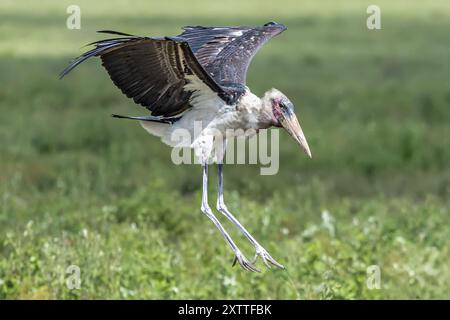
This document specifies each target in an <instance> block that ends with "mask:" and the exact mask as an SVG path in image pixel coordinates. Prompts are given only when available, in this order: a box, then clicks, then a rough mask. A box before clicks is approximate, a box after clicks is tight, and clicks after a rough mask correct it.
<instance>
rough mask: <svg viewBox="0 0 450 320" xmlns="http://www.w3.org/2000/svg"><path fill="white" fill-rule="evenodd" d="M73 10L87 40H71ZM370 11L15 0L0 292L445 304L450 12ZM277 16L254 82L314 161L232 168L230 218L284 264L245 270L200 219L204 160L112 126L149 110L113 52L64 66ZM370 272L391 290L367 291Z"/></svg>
mask: <svg viewBox="0 0 450 320" xmlns="http://www.w3.org/2000/svg"><path fill="white" fill-rule="evenodd" d="M70 4H78V5H79V6H80V7H81V14H82V20H81V27H82V28H81V30H68V29H66V26H65V25H66V24H65V23H66V18H67V16H68V14H67V13H66V8H67V6H68V5H70ZM369 4H372V2H370V1H357V0H345V1H344V0H342V1H331V0H330V1H312V0H309V1H293V0H289V1H272V2H264V3H262V2H260V1H256V0H254V1H245V2H244V1H214V2H213V1H208V2H202V1H189V2H188V3H186V2H185V1H178V0H177V1H170V2H164V4H163V3H162V2H159V1H158V2H156V1H144V0H142V1H133V3H127V2H120V1H102V2H96V3H94V2H92V1H84V0H83V1H80V0H77V1H76V3H74V2H73V1H66V0H63V1H48V0H44V1H40V2H35V1H31V0H30V1H20V2H18V1H14V0H2V2H1V3H0V21H2V22H1V24H0V39H1V41H0V70H1V73H0V81H1V86H0V111H1V114H2V115H1V117H0V196H1V198H0V298H23V299H27V298H31V299H33V298H43V299H52V298H174V299H176V298H210V299H214V298H247V299H253V298H258V299H265V298H270V299H275V298H282V299H312V298H322V299H328V298H337V299H338V298H377V299H380V298H447V299H448V298H450V295H449V292H450V291H449V288H450V268H449V261H450V259H449V258H450V254H449V250H450V240H449V239H450V237H449V231H450V218H449V213H450V212H449V211H450V210H449V204H450V200H449V196H450V143H449V137H450V123H449V121H450V110H449V104H450V83H449V81H448V79H449V74H450V59H449V52H450V43H449V42H448V30H449V28H450V19H449V18H450V2H448V1H445V0H441V1H439V0H435V1H428V2H423V1H406V0H405V1H395V2H393V1H386V0H383V1H381V0H379V1H377V4H378V5H379V6H380V7H381V13H382V28H383V29H382V30H379V31H369V30H367V28H366V18H367V14H366V8H367V6H368V5H369ZM270 20H275V21H277V22H282V23H284V24H286V25H287V26H288V28H289V29H288V31H287V32H285V33H284V34H283V35H282V36H280V37H277V38H276V39H274V40H273V41H272V42H270V44H269V45H267V46H266V47H264V48H263V49H262V50H261V51H260V53H259V54H258V56H257V57H256V58H255V59H254V60H253V63H252V66H251V68H250V74H249V78H248V85H249V86H250V87H251V88H252V90H253V91H254V92H255V93H257V94H262V93H263V92H264V91H265V90H266V89H269V88H270V87H276V88H278V89H280V90H282V91H283V92H284V93H286V94H287V96H288V97H290V98H291V100H292V101H294V102H295V104H296V110H297V114H298V115H299V118H300V119H301V122H302V126H303V129H304V131H305V133H306V136H307V138H308V141H309V144H310V146H311V149H312V152H313V154H314V158H313V159H312V160H308V159H307V158H306V157H305V156H304V155H303V154H302V153H301V152H300V151H299V149H298V148H297V147H296V145H295V144H294V143H293V142H292V141H291V139H290V138H289V137H288V136H287V135H286V134H284V133H281V138H282V140H283V141H282V143H281V161H280V162H281V164H280V167H281V168H280V171H279V173H278V174H277V175H276V176H260V175H259V166H256V165H247V166H237V165H236V166H232V165H229V166H227V167H226V173H225V179H226V180H225V188H226V195H227V198H228V200H227V201H228V207H229V208H230V210H231V211H232V212H234V213H235V214H236V216H237V217H238V218H239V219H240V221H241V222H242V223H243V224H244V225H245V226H247V227H248V229H249V231H250V232H252V233H253V234H254V236H255V237H256V238H257V239H258V240H259V241H260V242H261V243H262V244H263V245H264V246H265V247H266V248H267V249H268V250H269V252H270V253H271V254H272V256H274V258H276V259H277V260H278V261H280V262H281V263H282V264H284V265H285V266H286V267H287V271H281V270H270V271H264V272H263V273H261V274H249V273H247V272H245V271H243V270H240V269H239V268H231V262H232V259H233V256H232V254H231V252H230V251H229V249H228V247H226V245H225V243H224V241H223V239H222V238H221V236H220V234H219V233H218V232H217V231H216V229H215V227H214V226H213V224H212V223H211V222H210V221H209V220H208V219H207V218H206V217H205V216H203V215H202V214H201V213H200V211H199V206H200V182H201V181H200V180H201V177H200V176H201V172H200V168H199V167H198V166H194V165H192V166H175V165H173V164H172V163H171V160H170V148H168V147H166V146H163V145H162V144H161V143H160V142H159V141H158V139H157V138H155V137H150V136H148V134H146V132H144V130H142V129H141V128H140V127H139V126H138V125H137V124H136V123H132V122H129V121H118V120H115V119H112V118H111V117H110V114H111V113H114V112H116V113H121V114H133V113H134V114H139V112H141V114H142V113H143V111H144V110H143V109H140V108H139V107H137V106H135V105H134V104H133V103H132V102H131V101H129V100H128V99H127V98H125V97H124V96H122V94H121V93H120V92H119V90H118V89H116V88H115V87H114V86H113V85H112V83H111V81H110V80H109V78H108V76H107V74H106V72H105V71H104V70H103V69H102V67H101V66H100V63H99V61H98V60H95V61H94V60H93V61H89V62H87V63H86V64H84V65H83V66H81V67H80V68H78V69H77V70H75V72H73V73H72V74H70V75H69V76H68V77H67V78H66V79H64V80H63V81H59V80H58V78H57V75H58V73H59V72H60V71H61V70H62V69H63V68H64V67H65V65H66V64H67V63H68V62H69V61H70V60H71V59H72V58H73V57H75V56H77V55H78V54H80V53H81V52H82V51H83V50H84V49H83V48H80V47H81V46H82V45H84V44H85V43H88V42H91V41H94V40H96V39H100V38H101V35H97V34H95V30H99V29H113V30H120V31H123V32H129V33H133V34H142V35H150V36H159V35H175V34H178V33H179V31H180V27H181V26H183V25H259V24H263V23H265V22H267V21H270ZM214 173H215V170H211V174H212V179H211V182H210V183H211V188H210V190H211V204H214V201H215V194H214V191H215V182H216V179H215V177H214ZM220 218H222V217H220ZM221 220H222V221H223V222H224V223H225V225H226V227H227V229H228V230H229V231H232V230H233V232H231V234H232V235H233V236H234V238H235V239H236V240H237V241H238V243H239V244H240V245H241V247H242V248H243V249H244V251H245V252H246V253H247V254H248V256H252V255H253V252H252V250H251V247H250V246H249V245H248V244H247V243H246V242H245V241H244V239H243V238H242V237H241V236H240V235H239V234H238V233H237V232H234V231H235V230H234V229H233V228H232V226H231V225H230V224H228V222H226V221H225V220H224V219H221ZM71 264H75V265H78V266H79V267H80V268H81V280H82V283H81V289H79V290H69V289H67V287H66V285H65V281H66V279H67V275H66V273H65V270H66V268H67V267H68V266H69V265H71ZM374 264H375V265H378V266H380V268H381V272H382V273H381V287H382V288H381V289H380V290H369V289H368V288H367V286H366V268H367V267H368V266H369V265H374ZM260 267H263V266H262V265H260Z"/></svg>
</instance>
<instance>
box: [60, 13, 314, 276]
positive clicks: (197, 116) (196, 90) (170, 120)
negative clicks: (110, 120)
mask: <svg viewBox="0 0 450 320" xmlns="http://www.w3.org/2000/svg"><path fill="white" fill-rule="evenodd" d="M183 30H184V32H183V33H182V34H180V35H178V36H176V37H158V38H152V37H140V36H134V35H130V34H126V33H122V32H116V31H109V30H103V31H99V32H102V33H109V34H114V35H116V36H120V37H116V38H113V39H105V40H100V41H96V42H93V43H91V44H90V45H94V48H93V49H92V50H90V51H87V52H86V53H84V54H82V55H81V56H79V57H78V58H76V59H74V60H73V61H72V62H71V63H70V65H69V66H67V68H66V69H65V70H64V71H62V72H61V75H60V76H61V78H62V77H63V76H65V75H66V74H67V73H69V72H70V71H71V70H72V69H73V68H75V67H76V66H77V65H79V64H80V63H81V62H83V61H85V60H87V59H89V58H91V57H94V56H99V57H100V58H101V60H102V64H103V66H104V67H105V69H106V70H107V71H108V73H109V76H110V77H111V79H112V81H113V82H114V84H115V85H116V86H117V87H118V88H119V89H120V90H121V91H122V92H123V93H124V94H125V95H126V96H127V97H129V98H132V99H133V100H134V102H135V103H137V104H140V105H142V106H144V107H145V108H147V109H148V110H149V111H151V115H148V116H143V117H126V116H118V115H113V116H115V117H119V118H128V119H135V120H139V121H140V123H141V125H142V126H143V127H144V128H145V129H146V130H147V131H148V132H149V133H150V134H153V135H156V136H158V137H160V138H161V140H162V141H163V142H164V143H166V144H168V145H171V146H175V145H176V143H175V142H174V141H173V140H172V139H171V136H172V133H173V132H174V131H175V130H177V129H184V130H188V131H189V132H190V133H191V134H192V135H191V136H192V137H193V140H192V141H191V143H190V145H189V146H190V147H191V148H193V149H194V151H195V154H196V155H197V156H198V157H199V159H200V161H201V163H202V174H203V195H202V203H201V211H202V212H203V213H204V214H205V215H206V216H207V217H208V218H209V219H211V220H212V222H213V223H214V224H215V226H216V227H217V228H218V229H219V231H220V232H221V234H222V235H223V237H224V238H225V240H226V242H227V243H228V245H229V246H230V247H231V249H232V250H233V252H234V255H235V258H234V262H233V265H234V264H235V263H236V261H237V262H238V263H239V264H240V265H241V266H242V267H243V268H244V269H245V270H249V271H258V272H259V270H258V269H257V268H256V267H255V266H254V263H255V261H256V259H257V257H258V256H259V257H261V258H262V260H263V262H264V263H265V265H266V266H267V267H268V268H270V265H271V264H272V265H274V266H276V267H279V268H284V267H283V266H282V265H281V264H279V263H278V262H277V261H275V259H273V258H272V257H271V256H270V254H269V253H268V252H267V251H266V250H265V249H264V248H263V247H262V246H261V245H260V244H259V243H258V242H257V241H256V240H255V238H253V236H252V235H251V234H250V233H249V232H248V231H247V230H246V229H245V228H244V227H243V226H242V225H241V224H240V223H239V221H238V220H237V219H236V218H235V217H234V216H233V215H232V214H231V213H230V212H229V210H228V209H227V207H226V206H225V203H224V198H223V161H222V160H223V156H224V152H225V146H226V138H227V137H228V138H229V137H230V136H236V135H238V134H230V130H229V129H241V130H240V131H235V132H240V133H239V134H240V135H242V132H248V131H247V130H248V129H254V130H253V131H250V132H253V134H254V133H255V132H257V130H258V129H265V128H269V127H283V128H284V129H286V130H287V132H288V133H289V134H290V135H291V136H292V137H293V138H294V139H295V141H296V142H297V143H298V144H299V145H300V146H301V147H302V148H303V150H304V151H305V152H306V154H307V155H308V156H309V157H311V152H310V150H309V147H308V143H307V141H306V139H305V136H304V134H303V132H302V129H301V127H300V124H299V122H298V120H297V118H296V116H295V113H294V106H293V104H292V102H291V101H290V100H289V99H288V98H287V97H286V96H285V95H284V94H283V93H281V92H280V91H278V90H276V89H271V90H269V91H267V92H266V93H265V94H264V96H263V97H262V98H259V97H257V96H256V95H254V94H253V93H252V92H251V91H250V90H249V88H248V87H247V86H246V73H247V69H248V66H249V64H250V62H251V60H252V58H253V56H254V55H255V54H256V52H257V51H258V50H259V48H261V47H262V46H263V45H264V44H265V43H266V42H267V41H269V40H270V39H271V38H272V37H274V36H276V35H278V34H280V33H281V32H283V31H285V30H286V27H285V26H284V25H282V24H278V23H275V22H269V23H266V24H264V25H263V26H257V27H201V26H196V27H191V26H188V27H184V28H183ZM195 121H197V122H200V123H201V128H202V130H201V132H200V134H197V136H193V127H194V122H195ZM212 129H214V132H220V133H222V135H223V137H224V140H225V142H224V141H221V142H220V144H219V143H218V142H217V141H218V140H219V139H217V141H216V137H215V134H213V133H212V132H213V130H212ZM246 135H247V134H246ZM219 149H220V150H219ZM213 150H215V156H214V157H215V159H216V162H217V163H218V172H219V180H218V181H219V185H218V198H217V209H218V211H220V212H221V213H222V214H223V215H225V217H227V218H228V219H229V220H231V222H232V223H233V224H235V225H236V226H237V227H238V228H239V230H240V231H241V232H242V233H243V234H244V235H245V237H246V238H247V239H248V240H249V241H250V243H251V244H252V245H253V246H254V247H255V250H256V251H255V257H254V259H253V261H252V262H250V261H249V260H248V259H247V258H246V257H245V256H244V255H243V254H242V252H241V251H240V250H239V248H238V247H237V246H236V244H235V243H234V241H233V240H232V239H231V237H230V235H229V234H228V233H227V231H226V230H225V229H224V228H223V226H222V225H221V223H220V222H219V220H218V219H217V218H216V217H215V216H214V214H213V212H212V210H211V208H210V206H209V205H208V198H207V194H208V193H207V179H208V160H209V159H210V158H211V157H213Z"/></svg>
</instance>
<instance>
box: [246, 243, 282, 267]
mask: <svg viewBox="0 0 450 320" xmlns="http://www.w3.org/2000/svg"><path fill="white" fill-rule="evenodd" d="M255 249H256V253H255V257H254V258H253V261H252V264H254V263H255V262H256V259H257V258H258V256H259V257H261V259H262V261H263V262H264V264H265V265H266V266H267V268H269V269H270V268H271V267H272V265H273V266H275V267H277V268H280V269H284V266H283V265H282V264H280V263H278V262H277V261H276V260H275V259H274V258H272V256H271V255H270V254H269V253H268V252H267V250H266V249H264V248H263V247H261V246H257V247H256V248H255Z"/></svg>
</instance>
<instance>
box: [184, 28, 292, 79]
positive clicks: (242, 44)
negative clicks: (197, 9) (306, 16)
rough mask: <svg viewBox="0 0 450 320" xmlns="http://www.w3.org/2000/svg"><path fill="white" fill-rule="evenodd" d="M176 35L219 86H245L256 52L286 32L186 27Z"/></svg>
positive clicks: (258, 29)
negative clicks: (188, 47) (249, 67)
mask: <svg viewBox="0 0 450 320" xmlns="http://www.w3.org/2000/svg"><path fill="white" fill-rule="evenodd" d="M184 30H185V31H184V32H183V33H182V34H180V35H179V37H180V38H183V39H185V40H186V41H187V42H188V43H189V45H190V46H191V48H192V50H193V52H194V54H195V56H196V57H197V59H198V61H199V62H200V63H201V64H202V66H203V67H204V68H205V70H206V71H207V72H208V73H209V75H211V77H213V78H214V80H216V82H217V83H219V84H221V85H222V86H228V85H229V84H240V85H245V82H246V75H247V69H248V66H249V65H250V62H251V60H252V58H253V57H254V55H255V54H256V53H257V51H258V50H259V49H260V48H261V47H262V46H263V45H264V44H265V43H266V42H267V41H269V40H270V39H271V38H273V37H274V36H276V35H278V34H280V33H281V32H283V31H285V30H286V27H285V26H284V25H282V24H278V23H275V22H269V23H266V24H265V25H263V26H260V27H185V28H184Z"/></svg>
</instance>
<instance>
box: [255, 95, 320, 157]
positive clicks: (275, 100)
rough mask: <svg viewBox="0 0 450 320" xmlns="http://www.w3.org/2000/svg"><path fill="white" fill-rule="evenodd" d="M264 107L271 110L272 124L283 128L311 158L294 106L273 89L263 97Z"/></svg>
mask: <svg viewBox="0 0 450 320" xmlns="http://www.w3.org/2000/svg"><path fill="white" fill-rule="evenodd" d="M263 102H264V105H265V106H267V107H268V108H269V109H271V113H272V114H271V117H272V123H273V125H274V126H276V127H283V128H284V129H286V131H287V132H288V133H289V135H290V136H291V137H292V138H294V140H295V141H296V142H297V143H298V144H299V145H300V146H301V147H302V149H303V150H304V151H305V153H306V154H307V155H308V156H309V157H310V158H311V157H312V155H311V151H310V150H309V146H308V142H307V141H306V138H305V135H304V134H303V131H302V127H301V126H300V123H299V122H298V120H297V116H296V115H295V113H294V104H293V103H292V102H291V101H290V100H289V99H288V98H287V97H286V96H285V95H284V94H283V93H282V92H281V91H279V90H277V89H271V90H269V91H267V92H266V94H265V95H264V97H263Z"/></svg>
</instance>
